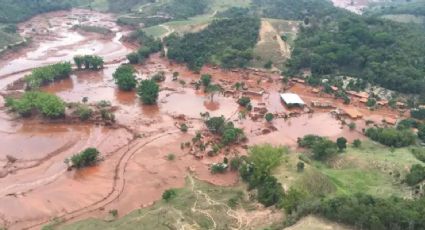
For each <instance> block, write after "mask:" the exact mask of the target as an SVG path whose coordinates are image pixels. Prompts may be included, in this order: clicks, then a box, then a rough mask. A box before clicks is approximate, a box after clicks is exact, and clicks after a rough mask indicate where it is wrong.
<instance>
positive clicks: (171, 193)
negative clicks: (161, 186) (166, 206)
mask: <svg viewBox="0 0 425 230" xmlns="http://www.w3.org/2000/svg"><path fill="white" fill-rule="evenodd" d="M176 196H177V190H176V189H167V190H165V191H164V193H163V194H162V199H163V200H165V201H166V202H169V201H170V200H172V199H174V198H175V197H176Z"/></svg>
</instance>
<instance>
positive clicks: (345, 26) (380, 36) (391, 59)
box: [288, 13, 425, 93]
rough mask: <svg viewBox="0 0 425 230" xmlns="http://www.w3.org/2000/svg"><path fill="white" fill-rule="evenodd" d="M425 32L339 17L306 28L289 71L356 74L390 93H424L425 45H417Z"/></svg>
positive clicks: (388, 22) (377, 21) (350, 17)
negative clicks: (395, 91) (304, 69)
mask: <svg viewBox="0 0 425 230" xmlns="http://www.w3.org/2000/svg"><path fill="white" fill-rule="evenodd" d="M332 17H333V18H332ZM335 31H338V33H335ZM424 34H425V32H424V31H422V30H420V29H417V28H416V27H415V25H404V24H399V23H395V22H390V21H386V20H382V19H377V18H368V17H361V16H357V15H350V14H348V13H346V14H333V15H330V16H329V18H328V17H326V18H323V19H322V20H320V21H319V22H316V23H315V25H314V26H304V27H302V28H301V33H299V34H298V37H297V39H296V41H295V48H294V51H293V53H292V57H291V60H290V61H289V62H288V67H289V71H288V73H289V74H297V73H298V72H299V70H300V69H303V68H311V71H312V74H313V75H314V76H328V75H331V76H332V75H343V76H345V75H348V76H355V77H358V78H361V79H364V80H366V81H367V82H369V83H374V84H378V85H380V86H383V87H385V88H388V89H392V90H397V91H400V92H405V93H421V92H423V89H424V88H425V79H424V77H423V76H424V74H425V61H424V60H423V59H422V58H421V57H422V54H423V53H424V52H425V47H424V46H419V47H418V46H417V44H423V43H425V36H424Z"/></svg>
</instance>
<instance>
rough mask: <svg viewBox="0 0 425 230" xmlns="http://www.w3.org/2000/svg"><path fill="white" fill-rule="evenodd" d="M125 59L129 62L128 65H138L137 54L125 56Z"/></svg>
mask: <svg viewBox="0 0 425 230" xmlns="http://www.w3.org/2000/svg"><path fill="white" fill-rule="evenodd" d="M127 59H128V61H129V62H130V64H138V63H139V61H140V59H139V54H137V53H136V52H132V53H129V54H127Z"/></svg>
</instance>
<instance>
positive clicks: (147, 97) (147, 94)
mask: <svg viewBox="0 0 425 230" xmlns="http://www.w3.org/2000/svg"><path fill="white" fill-rule="evenodd" d="M158 93H159V86H158V84H157V83H156V82H155V81H153V80H143V81H142V82H141V83H140V85H139V88H138V90H137V94H138V95H139V97H140V99H141V100H142V102H143V103H144V104H147V105H153V104H156V101H157V99H158Z"/></svg>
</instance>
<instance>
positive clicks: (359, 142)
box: [353, 139, 362, 148]
mask: <svg viewBox="0 0 425 230" xmlns="http://www.w3.org/2000/svg"><path fill="white" fill-rule="evenodd" d="M361 146H362V141H361V140H359V139H355V140H354V141H353V147H354V148H360V147H361Z"/></svg>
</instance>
